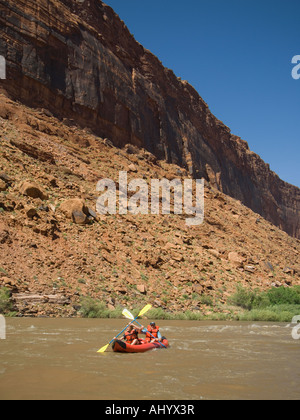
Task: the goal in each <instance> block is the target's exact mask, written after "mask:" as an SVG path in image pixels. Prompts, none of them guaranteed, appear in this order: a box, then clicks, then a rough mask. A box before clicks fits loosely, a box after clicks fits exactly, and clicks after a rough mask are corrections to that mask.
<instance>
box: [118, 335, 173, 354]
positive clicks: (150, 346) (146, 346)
mask: <svg viewBox="0 0 300 420" xmlns="http://www.w3.org/2000/svg"><path fill="white" fill-rule="evenodd" d="M140 343H141V344H139V345H135V346H133V345H132V344H127V343H125V342H124V341H121V340H115V341H114V342H113V345H112V349H113V351H114V352H118V353H145V352H146V351H149V350H154V349H164V348H166V347H168V346H169V343H168V340H167V339H166V338H165V337H163V338H162V343H163V345H162V344H160V343H148V342H146V341H145V340H140Z"/></svg>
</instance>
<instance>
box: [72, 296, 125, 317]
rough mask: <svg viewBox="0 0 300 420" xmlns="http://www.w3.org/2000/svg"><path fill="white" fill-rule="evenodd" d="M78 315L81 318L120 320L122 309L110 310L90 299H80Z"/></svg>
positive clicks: (97, 301)
mask: <svg viewBox="0 0 300 420" xmlns="http://www.w3.org/2000/svg"><path fill="white" fill-rule="evenodd" d="M80 303H81V308H80V311H79V312H80V314H81V315H82V316H83V318H121V317H122V309H115V310H110V309H108V308H107V307H106V305H105V303H103V302H100V301H99V300H97V299H92V298H91V297H83V298H82V299H81V302H80Z"/></svg>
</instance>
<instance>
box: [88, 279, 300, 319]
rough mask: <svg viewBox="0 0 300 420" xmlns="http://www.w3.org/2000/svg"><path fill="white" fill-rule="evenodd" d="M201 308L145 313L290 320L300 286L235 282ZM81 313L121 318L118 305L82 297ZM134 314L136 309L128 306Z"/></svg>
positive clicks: (299, 306)
mask: <svg viewBox="0 0 300 420" xmlns="http://www.w3.org/2000/svg"><path fill="white" fill-rule="evenodd" d="M207 303H209V306H208V305H207V306H206V310H205V311H201V310H199V311H193V310H190V311H185V312H177V313H175V312H170V311H168V310H167V309H164V308H153V309H151V310H150V311H149V312H148V314H147V317H148V318H149V319H150V318H151V319H156V320H161V319H165V320H199V321H201V320H215V321H217V320H220V321H223V320H224V321H225V320H227V321H228V320H235V321H272V322H290V321H291V320H292V318H293V317H294V316H295V315H299V314H300V286H295V287H290V288H286V287H279V288H276V287H273V288H271V289H269V290H268V291H265V292H262V291H259V290H251V289H246V288H244V287H242V286H238V287H237V290H236V292H235V293H234V294H233V295H232V296H231V297H230V298H229V299H228V302H227V304H226V305H225V304H219V303H218V302H214V301H213V300H211V301H210V302H207ZM81 305H82V306H81V310H80V313H81V316H83V317H87V318H121V317H122V309H123V308H121V307H120V308H116V309H114V310H110V309H108V308H107V307H106V305H105V304H103V303H102V302H100V301H96V300H93V299H91V298H88V297H87V298H83V299H82V301H81ZM132 312H133V314H134V315H137V314H138V309H136V310H134V309H133V310H132Z"/></svg>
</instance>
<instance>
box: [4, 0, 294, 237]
mask: <svg viewBox="0 0 300 420" xmlns="http://www.w3.org/2000/svg"><path fill="white" fill-rule="evenodd" d="M0 4H1V13H0V22H1V27H2V29H1V39H0V55H3V56H4V57H5V58H6V60H7V80H5V81H1V85H0V86H1V89H2V91H5V92H6V93H7V94H9V96H10V97H12V98H13V99H15V100H16V99H17V100H19V101H21V102H23V103H25V104H27V105H29V106H32V107H39V108H46V109H49V110H50V111H51V112H52V113H53V114H54V115H55V116H57V117H60V118H61V119H63V118H68V119H72V120H74V121H75V122H76V123H77V124H78V125H79V126H81V127H83V128H84V127H88V128H90V129H92V130H93V131H94V132H95V134H97V135H99V136H101V137H108V138H110V139H111V140H112V141H113V142H114V144H115V145H116V146H120V147H122V146H124V145H125V144H127V143H133V144H135V145H137V146H140V147H144V148H145V149H147V150H149V151H150V152H152V153H153V154H155V155H156V156H157V157H158V158H160V159H165V160H167V162H171V163H175V164H178V165H180V166H184V167H186V168H187V169H188V170H189V172H190V173H191V174H192V175H193V176H194V177H197V178H200V177H204V178H205V179H207V180H208V181H209V182H210V184H211V185H212V186H213V187H215V188H218V189H219V190H220V191H222V192H224V193H225V194H228V195H230V196H232V197H234V198H236V199H239V200H240V201H241V202H242V203H244V204H245V205H246V206H248V207H250V208H251V209H252V210H254V211H255V212H257V213H259V214H261V215H262V216H263V217H265V218H266V219H268V220H269V221H271V222H272V223H274V224H275V225H277V226H279V227H280V228H282V229H283V230H285V231H286V232H288V233H289V234H290V235H292V236H296V237H300V224H299V208H300V190H299V189H298V188H297V187H294V186H292V185H289V184H287V183H285V182H283V181H282V180H280V179H279V177H278V176H277V175H276V174H275V173H273V172H272V171H271V170H270V168H269V166H268V165H267V164H266V163H264V162H263V161H262V160H261V159H260V157H259V156H257V155H256V154H255V153H253V152H251V151H250V150H249V147H248V145H247V143H246V142H245V141H243V140H242V139H240V138H239V137H237V136H234V135H232V134H231V132H230V129H229V128H228V127H226V126H225V125H224V124H223V123H222V122H221V121H219V120H218V119H217V118H216V117H215V116H213V115H212V114H211V112H210V110H209V108H208V106H207V104H206V103H205V102H204V101H203V100H202V98H201V97H200V96H199V94H198V93H197V92H196V91H195V90H194V89H193V87H192V86H190V85H189V84H188V83H187V82H184V81H181V80H179V79H178V78H177V77H176V76H175V75H174V73H173V72H172V71H171V70H169V69H166V68H164V67H163V66H162V64H161V63H160V61H159V60H158V59H157V58H156V57H155V56H154V55H153V54H151V53H150V52H149V51H148V50H146V49H144V48H143V46H141V45H140V44H139V43H137V42H136V41H135V39H134V38H133V36H132V35H131V34H130V33H129V31H128V29H127V28H126V26H125V24H124V23H123V22H122V21H121V20H120V19H119V18H118V17H117V15H116V14H115V13H114V11H113V10H112V9H111V8H110V7H108V6H106V5H105V4H104V3H102V2H101V1H99V0H97V1H96V0H89V1H88V0H85V1H79V0H78V1H74V0H61V1H57V0H37V1H33V0H26V1H24V0H14V1H13V0H8V1H5V2H2V1H0Z"/></svg>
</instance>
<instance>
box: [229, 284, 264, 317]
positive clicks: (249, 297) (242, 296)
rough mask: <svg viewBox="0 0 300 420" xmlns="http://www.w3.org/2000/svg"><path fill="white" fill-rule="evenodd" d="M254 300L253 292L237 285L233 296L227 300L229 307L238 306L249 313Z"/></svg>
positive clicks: (255, 298)
mask: <svg viewBox="0 0 300 420" xmlns="http://www.w3.org/2000/svg"><path fill="white" fill-rule="evenodd" d="M256 300H257V293H256V292H253V291H252V290H247V289H245V288H244V287H242V286H241V285H238V286H237V290H236V292H235V294H234V295H233V296H231V298H229V303H230V304H231V305H235V306H240V307H241V308H243V309H247V310H248V311H250V310H251V309H252V307H253V304H254V302H255V301H256Z"/></svg>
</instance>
